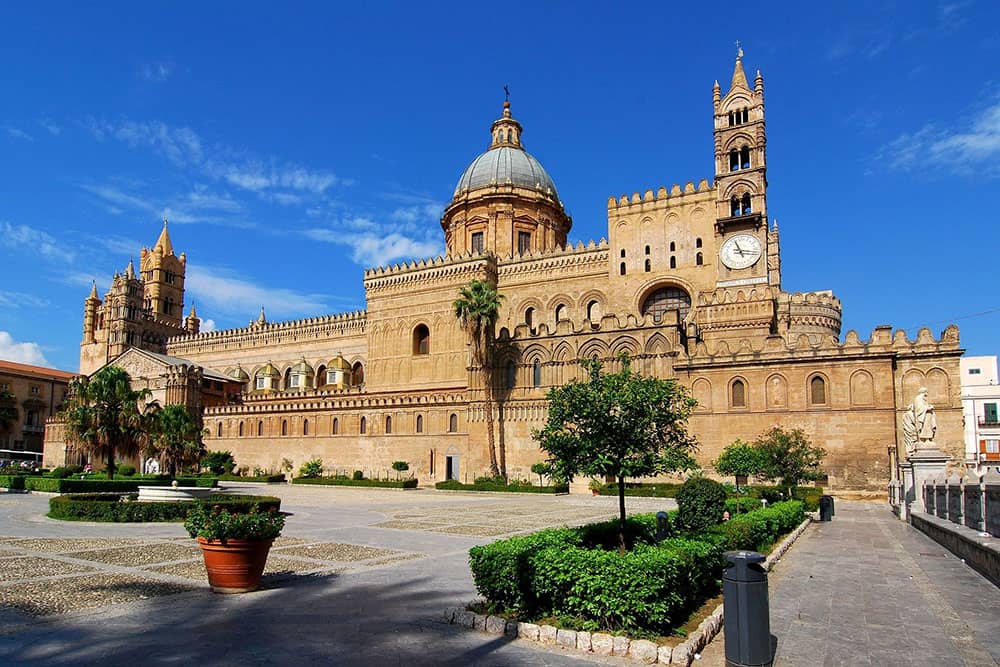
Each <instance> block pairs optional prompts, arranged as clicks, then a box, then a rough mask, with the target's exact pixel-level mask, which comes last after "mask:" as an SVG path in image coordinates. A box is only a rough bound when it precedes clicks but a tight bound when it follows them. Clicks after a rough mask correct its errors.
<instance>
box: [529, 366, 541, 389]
mask: <svg viewBox="0 0 1000 667" xmlns="http://www.w3.org/2000/svg"><path fill="white" fill-rule="evenodd" d="M531 386H532V387H535V388H538V387H541V386H542V362H541V361H540V360H538V359H535V361H534V362H533V363H532V364H531Z"/></svg>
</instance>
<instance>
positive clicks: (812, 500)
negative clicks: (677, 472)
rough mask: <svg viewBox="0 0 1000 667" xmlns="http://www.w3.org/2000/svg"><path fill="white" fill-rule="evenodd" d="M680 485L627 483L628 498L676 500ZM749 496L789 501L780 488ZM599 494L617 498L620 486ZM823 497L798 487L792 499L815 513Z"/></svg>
mask: <svg viewBox="0 0 1000 667" xmlns="http://www.w3.org/2000/svg"><path fill="white" fill-rule="evenodd" d="M680 488H681V485H680V484H671V483H663V484H642V483H639V482H626V483H625V495H626V496H641V497H645V498H674V497H676V496H677V491H678V490H680ZM745 488H748V494H747V495H749V496H750V497H752V498H756V499H758V500H760V499H761V498H763V499H764V500H766V501H767V502H769V503H779V502H782V501H784V500H787V499H788V495H787V493H786V490H785V488H784V487H780V486H751V487H745ZM597 494H598V495H601V496H617V495H618V484H617V483H612V484H604V485H603V486H601V487H599V488H598V489H597ZM821 495H823V489H822V487H818V486H797V487H795V488H793V489H792V499H793V500H801V501H802V502H803V503H805V506H806V511H807V512H815V511H816V510H818V509H819V497H820V496H821Z"/></svg>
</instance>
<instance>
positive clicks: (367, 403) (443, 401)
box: [205, 388, 468, 418]
mask: <svg viewBox="0 0 1000 667" xmlns="http://www.w3.org/2000/svg"><path fill="white" fill-rule="evenodd" d="M467 400H468V399H467V396H466V392H465V391H464V390H455V391H441V390H429V391H407V392H367V391H363V390H359V389H357V388H353V389H344V390H321V389H317V390H315V391H303V392H296V393H294V394H288V393H278V394H270V395H256V396H250V395H248V396H245V397H244V400H243V401H242V402H241V403H237V404H230V405H220V406H216V407H207V408H205V417H206V418H210V417H215V418H218V417H246V416H252V415H260V414H272V413H291V412H312V411H340V410H343V411H354V412H358V411H365V410H386V409H391V408H411V407H432V406H435V405H441V406H454V405H460V404H462V403H464V402H465V401H467Z"/></svg>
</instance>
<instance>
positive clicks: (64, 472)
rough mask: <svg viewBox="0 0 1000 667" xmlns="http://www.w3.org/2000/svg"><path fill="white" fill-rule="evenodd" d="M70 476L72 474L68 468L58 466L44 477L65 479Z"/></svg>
mask: <svg viewBox="0 0 1000 667" xmlns="http://www.w3.org/2000/svg"><path fill="white" fill-rule="evenodd" d="M72 474H73V473H72V472H71V471H70V469H69V468H64V467H62V466H59V467H58V468H53V469H52V471H51V472H49V474H48V475H46V477H51V478H52V479H66V478H67V477H69V476H70V475H72Z"/></svg>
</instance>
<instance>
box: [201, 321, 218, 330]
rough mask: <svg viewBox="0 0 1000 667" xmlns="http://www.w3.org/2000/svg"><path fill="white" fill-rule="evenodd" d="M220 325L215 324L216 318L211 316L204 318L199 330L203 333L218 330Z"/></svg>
mask: <svg viewBox="0 0 1000 667" xmlns="http://www.w3.org/2000/svg"><path fill="white" fill-rule="evenodd" d="M217 330H218V327H216V326H215V320H213V319H209V318H202V320H201V328H200V329H199V331H201V332H202V333H208V332H209V331H217Z"/></svg>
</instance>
